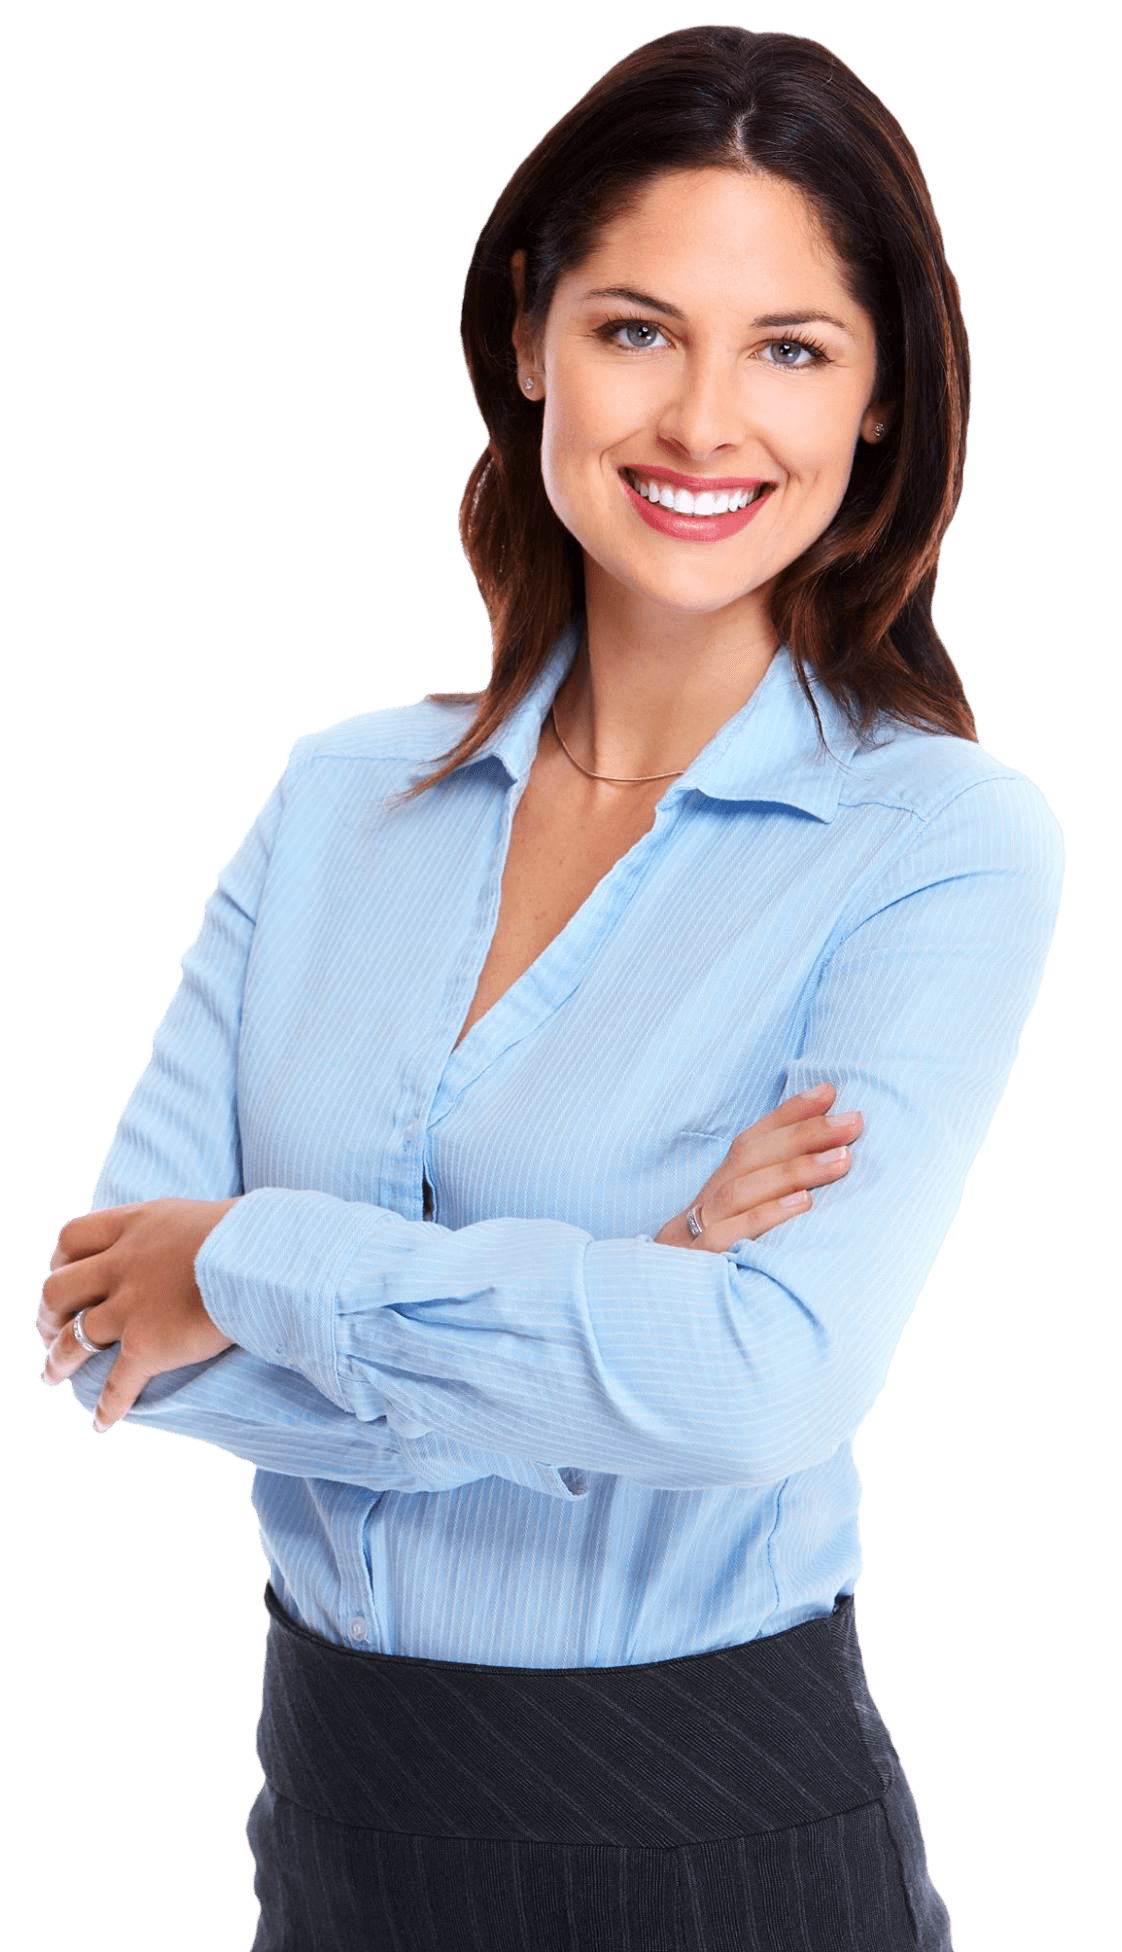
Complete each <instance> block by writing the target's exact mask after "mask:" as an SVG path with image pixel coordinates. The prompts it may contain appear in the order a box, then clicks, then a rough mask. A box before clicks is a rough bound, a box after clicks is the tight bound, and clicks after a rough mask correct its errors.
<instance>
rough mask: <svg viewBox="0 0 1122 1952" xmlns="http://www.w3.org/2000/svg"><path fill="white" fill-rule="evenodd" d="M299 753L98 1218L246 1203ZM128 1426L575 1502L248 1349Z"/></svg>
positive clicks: (86, 1391)
mask: <svg viewBox="0 0 1122 1952" xmlns="http://www.w3.org/2000/svg"><path fill="white" fill-rule="evenodd" d="M303 743H304V742H303V741H302V740H298V741H297V743H296V745H295V747H294V748H293V753H292V756H291V758H290V760H289V764H288V767H287V768H286V771H285V773H284V776H283V778H282V779H281V780H280V782H279V783H278V785H277V786H276V787H275V788H274V790H273V792H272V794H271V795H270V797H269V799H268V801H267V803H266V805H265V807H264V808H263V809H262V811H261V813H260V814H259V816H258V818H257V820H256V821H255V822H254V824H253V826H252V828H251V829H250V831H249V833H248V834H247V836H246V838H245V840H244V841H243V842H242V844H241V846H240V847H239V848H238V850H237V852H236V853H235V854H234V856H233V858H232V859H231V860H230V861H229V862H228V864H227V865H226V867H225V868H224V869H223V870H222V872H221V873H220V874H219V876H218V885H217V887H216V889H215V892H214V893H213V894H212V895H211V897H210V899H209V900H208V902H207V904H206V911H205V915H204V920H203V925H202V929H201V931H200V933H199V936H198V938H197V940H196V941H195V942H194V944H193V945H192V946H191V948H189V949H188V950H187V952H186V954H185V955H184V957H183V959H182V965H181V967H182V971H183V980H182V982H181V983H180V986H179V988H178V990H177V991H176V993H175V995H174V997H173V998H172V1001H171V1003H170V1005H169V1007H168V1010H167V1012H166V1014H165V1016H164V1018H163V1020H162V1022H161V1023H160V1025H159V1028H158V1029H157V1031H156V1035H155V1038H154V1040H153V1046H152V1057H151V1060H150V1062H149V1064H148V1066H147V1068H146V1069H145V1071H144V1073H143V1075H142V1076H141V1078H140V1079H139V1081H138V1083H137V1084H136V1086H135V1088H134V1090H133V1092H132V1094H131V1096H130V1098H129V1100H128V1103H127V1105H126V1106H125V1110H124V1113H123V1115H122V1117H121V1121H120V1124H119V1126H118V1128H117V1132H116V1135H115V1137H114V1139H113V1143H112V1145H111V1147H110V1149H109V1154H108V1156H107V1158H106V1160H105V1163H104V1165H103V1167H102V1169H101V1173H100V1176H99V1178H98V1182H97V1186H96V1188H95V1190H94V1196H93V1201H92V1206H91V1210H92V1211H95V1212H96V1211H97V1210H99V1209H100V1208H103V1207H111V1206H122V1205H124V1204H126V1203H127V1202H129V1201H132V1200H152V1199H157V1198H159V1197H161V1196H163V1195H166V1194H169V1193H173V1194H176V1195H179V1196H180V1197H182V1198H186V1199H205V1200H219V1199H228V1198H232V1197H233V1196H235V1195H240V1194H241V1193H242V1190H243V1185H242V1165H241V1151H240V1145H239V1136H238V1121H237V1090H236V1088H237V1046H238V1033H239V1028H240V1024H241V1006H242V996H243V991H244V983H245V972H246V967H247V963H248V959H249V954H250V950H251V947H252V942H253V930H254V922H255V917H256V915H257V911H258V905H259V903H260V900H261V897H262V892H263V889H264V886H265V880H266V875H267V871H268V864H269V860H270V857H271V854H272V851H273V848H274V846H275V844H276V839H277V834H278V832H279V829H280V825H281V822H282V820H283V817H284V811H285V806H286V802H287V801H288V798H289V796H290V794H291V793H292V792H293V791H294V790H295V787H296V781H297V777H298V774H299V769H300V763H301V747H302V746H303ZM234 1340H235V1341H236V1337H235V1338H234ZM117 1353H118V1351H117V1347H116V1345H114V1346H113V1347H112V1348H111V1349H108V1350H106V1351H105V1352H104V1353H103V1354H99V1355H97V1356H91V1357H90V1358H89V1360H88V1361H87V1362H85V1363H84V1364H83V1366H82V1367H81V1368H80V1369H78V1370H77V1371H76V1372H75V1373H74V1375H73V1376H72V1378H71V1386H72V1388H73V1390H74V1393H75V1395H76V1396H77V1397H78V1400H79V1402H81V1403H83V1404H84V1405H85V1406H86V1408H87V1409H91V1410H92V1408H93V1406H94V1404H95V1403H96V1402H97V1399H98V1396H99V1394H100V1391H101V1387H102V1385H103V1383H104V1381H105V1377H106V1375H107V1374H108V1372H109V1369H110V1368H111V1367H112V1364H113V1362H114V1360H115V1358H116V1356H117ZM129 1420H131V1421H132V1422H136V1423H148V1424H151V1425H153V1426H155V1427H156V1428H158V1429H163V1430H174V1431H178V1432H180V1433H181V1434H182V1435H184V1436H191V1437H199V1438H202V1439H204V1440H205V1441H207V1442H209V1443H213V1444H218V1445H220V1446H221V1447H222V1448H223V1449H225V1450H229V1451H232V1452H233V1453H234V1454H235V1455H236V1456H238V1457H244V1458H248V1459H249V1461H250V1462H251V1463H253V1464H256V1465H259V1466H260V1467H261V1468H263V1469H265V1470H268V1471H276V1472H280V1473H282V1474H284V1475H287V1476H296V1477H319V1478H333V1479H336V1480H337V1481H339V1482H341V1483H346V1484H360V1485H364V1486H369V1487H370V1488H371V1489H374V1490H378V1489H387V1490H397V1491H433V1490H444V1489H447V1488H449V1487H450V1486H453V1485H458V1484H467V1483H471V1482H473V1481H474V1480H475V1479H478V1478H484V1477H490V1476H495V1475H497V1476H504V1477H507V1478H510V1479H511V1480H512V1481H513V1482H514V1483H516V1484H521V1485H523V1486H525V1487H527V1488H528V1489H532V1490H538V1491H543V1492H545V1493H546V1494H547V1495H551V1496H554V1497H562V1498H569V1497H571V1496H572V1495H573V1493H572V1492H571V1490H570V1488H569V1486H568V1484H567V1483H566V1481H565V1479H564V1477H563V1476H562V1475H561V1473H560V1472H559V1471H557V1470H556V1469H555V1468H554V1467H553V1466H552V1465H548V1464H541V1463H538V1462H537V1461H536V1460H535V1459H532V1458H523V1457H519V1456H515V1457H506V1456H504V1455H502V1454H500V1453H499V1452H497V1451H493V1450H489V1449H487V1448H482V1449H481V1448H478V1447H474V1446H473V1445H472V1444H471V1443H470V1442H466V1441H462V1440H460V1439H459V1438H458V1437H457V1436H456V1435H454V1434H453V1435H450V1436H449V1437H447V1438H444V1437H437V1438H435V1439H433V1440H430V1441H428V1442H427V1443H425V1444H424V1445H421V1446H416V1445H413V1444H411V1443H410V1441H409V1439H408V1437H407V1436H405V1435H403V1434H402V1433H401V1432H399V1431H396V1430H394V1429H393V1428H391V1426H390V1424H389V1422H388V1420H387V1418H386V1416H385V1415H384V1414H383V1413H382V1412H381V1410H380V1409H379V1408H378V1407H377V1404H376V1402H375V1397H374V1393H373V1392H368V1393H367V1395H366V1397H365V1398H364V1415H363V1417H362V1418H361V1419H360V1418H358V1417H357V1416H355V1415H354V1414H353V1413H352V1412H351V1411H349V1410H348V1409H347V1408H346V1407H345V1406H344V1405H340V1404H338V1403H334V1402H331V1401H328V1400H327V1399H325V1398H324V1397H323V1396H322V1395H321V1394H320V1393H319V1391H318V1390H317V1389H316V1388H315V1387H314V1385H313V1383H312V1382H310V1381H309V1380H307V1379H306V1378H305V1377H304V1376H302V1375H300V1374H298V1373H296V1372H295V1371H293V1370H292V1369H290V1368H287V1367H278V1366H277V1365H276V1364H274V1363H272V1362H271V1361H270V1360H269V1359H268V1358H263V1357H261V1356H260V1355H257V1354H253V1353H251V1352H250V1351H248V1350H246V1349H243V1348H232V1349H228V1350H226V1351H225V1352H224V1353H222V1354H221V1355H218V1356H216V1357H214V1358H213V1359H212V1360H211V1361H209V1362H205V1363H194V1364H192V1365H191V1366H189V1367H187V1368H182V1369H176V1370H172V1371H169V1372H168V1373H167V1374H165V1375H161V1376H157V1377H155V1378H154V1379H153V1380H152V1382H151V1383H149V1384H148V1385H147V1386H146V1388H145V1389H144V1390H143V1391H142V1392H141V1394H140V1396H139V1398H138V1399H137V1402H136V1404H135V1405H134V1407H133V1409H132V1410H131V1411H130V1412H129Z"/></svg>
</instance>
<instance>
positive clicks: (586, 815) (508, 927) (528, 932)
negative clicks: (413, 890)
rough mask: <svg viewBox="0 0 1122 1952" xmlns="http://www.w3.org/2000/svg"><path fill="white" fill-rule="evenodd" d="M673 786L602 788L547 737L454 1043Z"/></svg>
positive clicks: (521, 806) (515, 827)
mask: <svg viewBox="0 0 1122 1952" xmlns="http://www.w3.org/2000/svg"><path fill="white" fill-rule="evenodd" d="M547 727H548V720H547ZM670 783H671V782H670V781H669V780H668V779H665V780H659V781H657V782H649V783H646V784H643V785H638V786H617V787H602V786H598V785H596V783H595V782H594V781H592V780H589V779H585V778H584V776H583V775H582V774H581V773H580V772H579V771H578V770H577V769H576V768H575V767H574V766H573V765H572V763H571V761H570V760H568V759H567V758H566V757H565V755H564V753H562V751H561V750H560V747H559V746H558V745H557V742H556V739H555V738H554V736H553V734H552V731H547V730H543V734H542V739H541V742H540V745H539V748H538V753H537V756H536V758H535V760H534V763H533V766H532V767H531V770H530V777H529V779H528V780H527V782H526V786H525V789H524V791H523V794H522V798H521V799H520V800H519V802H518V805H517V807H516V808H515V811H514V820H513V823H512V826H511V832H510V846H509V848H508V850H507V857H506V863H505V866H504V868H503V884H502V895H501V899H500V904H499V919H498V922H497V924H496V927H495V934H494V937H493V939H492V942H491V947H490V949H489V951H488V953H487V960H486V962H485V963H484V965H483V969H482V971H481V973H480V977H479V984H478V987H477V989H476V992H475V996H474V997H473V999H472V1004H471V1009H470V1010H469V1011H468V1014H467V1017H466V1018H465V1020H464V1024H463V1027H462V1029H461V1031H460V1034H459V1036H458V1037H457V1039H456V1043H457V1044H459V1043H461V1042H462V1041H463V1039H464V1038H465V1037H466V1036H467V1033H468V1031H469V1030H470V1029H471V1027H472V1025H473V1024H474V1023H477V1022H478V1021H479V1018H480V1017H482V1016H484V1015H485V1014H486V1012H487V1011H488V1010H489V1009H491V1007H492V1005H493V1004H495V1003H497V1002H498V1000H499V998H500V997H501V996H504V995H505V994H506V992H507V990H508V989H510V987H511V985H512V984H513V983H515V982H517V980H518V978H519V977H520V976H521V975H522V974H523V972H524V971H525V970H527V969H529V967H530V965H531V963H534V962H536V961H537V959H538V957H539V956H540V955H541V953H542V951H543V950H544V949H546V948H548V946H549V944H550V943H551V942H552V941H553V938H554V936H556V935H559V934H560V932H561V930H562V929H563V928H564V927H565V924H566V923H567V922H569V921H570V920H571V919H572V917H573V916H574V915H575V914H576V912H577V910H578V908H580V907H581V906H582V905H583V903H584V902H585V901H587V899H588V897H589V895H590V894H591V893H592V890H593V889H594V888H595V886H596V884H597V882H598V881H602V880H603V878H604V876H605V875H606V874H607V873H608V871H609V870H610V869H611V868H612V867H613V866H614V865H615V863H616V862H617V861H618V860H619V859H620V858H621V856H622V855H624V854H626V853H627V851H628V849H629V848H631V847H633V846H634V845H635V842H636V841H637V840H639V839H640V837H641V836H642V835H643V834H645V833H646V832H647V830H648V828H650V827H651V826H652V824H653V822H654V814H655V807H656V806H657V804H658V802H659V800H660V799H661V797H662V795H663V793H664V792H665V791H666V788H667V787H668V786H669V785H670Z"/></svg>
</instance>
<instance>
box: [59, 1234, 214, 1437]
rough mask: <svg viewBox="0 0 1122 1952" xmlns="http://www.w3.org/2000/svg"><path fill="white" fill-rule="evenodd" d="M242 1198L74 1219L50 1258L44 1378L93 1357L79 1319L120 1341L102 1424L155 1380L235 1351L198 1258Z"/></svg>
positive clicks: (102, 1343)
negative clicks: (211, 1309)
mask: <svg viewBox="0 0 1122 1952" xmlns="http://www.w3.org/2000/svg"><path fill="white" fill-rule="evenodd" d="M236 1204H237V1201H236V1200H181V1199H163V1200H136V1201H134V1202H133V1203H132V1204H131V1205H130V1206H108V1207H102V1208H101V1209H100V1210H99V1211H98V1212H96V1213H86V1214H83V1215H82V1217H81V1218H80V1219H78V1220H68V1221H67V1223H66V1225H65V1227H64V1228H63V1229H62V1232H61V1233H60V1234H59V1237H58V1246H57V1247H56V1248H55V1251H54V1253H53V1254H52V1255H51V1266H52V1268H56V1269H57V1270H58V1272H57V1273H54V1274H49V1275H48V1276H47V1279H46V1280H45V1281H44V1283H43V1299H42V1302H41V1303H40V1307H39V1314H38V1318H37V1320H36V1324H35V1326H36V1328H37V1329H38V1331H39V1333H40V1335H41V1336H42V1338H43V1340H44V1342H45V1343H47V1344H48V1351H49V1352H48V1355H47V1363H46V1367H45V1369H44V1370H43V1381H44V1382H46V1383H61V1382H63V1381H64V1380H65V1378H66V1377H68V1376H72V1375H73V1374H74V1371H75V1370H76V1369H80V1368H81V1366H82V1364H83V1363H84V1362H86V1361H87V1360H88V1353H89V1352H88V1351H87V1350H86V1349H83V1347H82V1345H81V1343H80V1342H79V1341H78V1340H77V1338H76V1336H75V1334H74V1331H73V1328H72V1326H71V1323H72V1322H73V1319H74V1316H75V1315H76V1314H77V1313H78V1310H79V1309H80V1308H88V1313H87V1314H86V1316H85V1319H84V1321H83V1324H82V1326H83V1328H84V1329H85V1331H86V1334H87V1335H88V1336H89V1338H90V1341H91V1342H96V1343H97V1344H98V1346H99V1347H100V1348H108V1347H109V1346H110V1344H112V1343H114V1342H119V1343H120V1345H121V1353H120V1355H119V1356H118V1357H117V1360H116V1362H115V1363H114V1364H113V1367H112V1368H111V1370H110V1371H109V1374H108V1376H107V1377H106V1379H105V1384H104V1387H103V1389H102V1392H101V1395H100V1397H99V1398H98V1403H97V1408H96V1409H95V1411H94V1429H95V1430H107V1429H108V1428H109V1426H110V1424H113V1423H116V1422H117V1420H118V1418H120V1417H123V1416H124V1415H125V1412H126V1411H127V1410H130V1409H131V1408H132V1406H133V1404H134V1403H135V1402H136V1399H137V1397H138V1396H139V1395H140V1392H141V1390H142V1389H143V1388H144V1385H145V1383H147V1382H148V1381H149V1380H150V1379H151V1377H153V1376H159V1375H161V1374H162V1373H163V1371H164V1370H166V1369H179V1368H182V1367H183V1366H184V1365H185V1364H187V1363H191V1362H205V1361H206V1360H207V1358H208V1357H209V1356H216V1355H220V1354H221V1352H222V1350H223V1349H232V1348H233V1346H234V1345H233V1343H232V1341H231V1340H230V1338H229V1336H226V1335H223V1334H222V1333H221V1331H220V1330H219V1329H217V1328H216V1327H215V1325H214V1323H213V1322H212V1321H211V1319H210V1316H209V1315H208V1314H207V1312H206V1309H205V1308H204V1307H203V1298H202V1295H201V1294H200V1293H199V1289H198V1284H197V1283H196V1280H195V1256H196V1254H197V1253H198V1251H199V1249H200V1247H201V1246H202V1244H203V1242H204V1240H205V1239H206V1237H207V1235H208V1234H209V1233H210V1232H211V1230H212V1228H214V1227H216V1226H217V1225H218V1222H219V1221H220V1220H221V1219H222V1217H223V1215H224V1214H226V1213H228V1212H229V1210H230V1208H231V1207H232V1206H235V1205H236Z"/></svg>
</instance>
